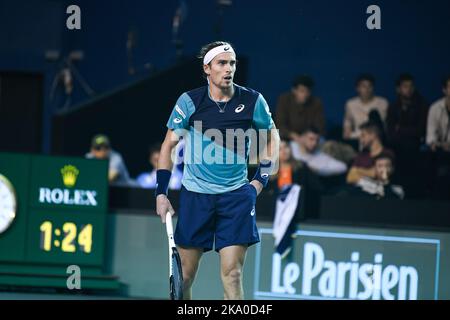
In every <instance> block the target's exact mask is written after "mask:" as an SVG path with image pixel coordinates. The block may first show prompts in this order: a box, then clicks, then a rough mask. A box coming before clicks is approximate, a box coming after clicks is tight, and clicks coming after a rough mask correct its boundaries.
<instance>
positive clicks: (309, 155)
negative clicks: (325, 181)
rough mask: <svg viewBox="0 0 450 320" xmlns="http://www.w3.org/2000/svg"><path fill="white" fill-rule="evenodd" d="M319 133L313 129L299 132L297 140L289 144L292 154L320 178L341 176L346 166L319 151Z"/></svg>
mask: <svg viewBox="0 0 450 320" xmlns="http://www.w3.org/2000/svg"><path fill="white" fill-rule="evenodd" d="M319 140H320V133H319V130H318V129H317V128H315V127H312V126H310V127H307V128H305V129H304V130H303V131H302V132H300V136H299V139H297V142H296V141H292V142H291V148H292V154H293V156H294V158H295V159H297V160H301V161H303V162H304V163H306V165H307V166H308V168H309V169H310V170H311V171H312V172H314V173H316V174H318V175H320V176H332V175H337V174H343V173H345V172H346V171H347V165H346V164H345V163H343V162H341V161H339V160H336V159H334V158H332V157H330V156H329V155H327V154H325V153H323V152H322V151H320V150H319V148H318V147H319Z"/></svg>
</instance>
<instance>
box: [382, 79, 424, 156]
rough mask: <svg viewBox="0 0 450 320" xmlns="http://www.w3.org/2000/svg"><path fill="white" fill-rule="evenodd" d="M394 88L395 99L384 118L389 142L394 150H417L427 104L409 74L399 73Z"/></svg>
mask: <svg viewBox="0 0 450 320" xmlns="http://www.w3.org/2000/svg"><path fill="white" fill-rule="evenodd" d="M396 90H397V99H396V100H395V101H394V102H393V103H391V104H390V105H389V108H388V114H387V120H386V122H387V133H388V140H389V143H390V144H391V145H392V146H393V147H394V146H395V148H396V150H397V149H401V150H405V151H410V150H411V151H418V150H419V147H420V145H421V143H422V142H423V141H424V137H425V127H426V118H427V113H428V106H427V104H426V102H425V100H424V99H423V98H422V96H421V95H420V94H419V92H418V91H417V90H416V88H415V86H414V78H413V77H412V76H411V75H409V74H402V75H400V77H399V78H398V80H397V88H396Z"/></svg>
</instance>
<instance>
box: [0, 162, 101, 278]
mask: <svg viewBox="0 0 450 320" xmlns="http://www.w3.org/2000/svg"><path fill="white" fill-rule="evenodd" d="M0 201H3V202H1V203H0V283H2V281H4V283H5V284H12V283H15V282H14V281H16V280H14V279H29V278H30V277H31V276H32V275H35V274H40V275H42V274H45V273H48V275H49V278H48V279H53V280H55V279H56V278H57V277H58V279H59V280H58V283H59V284H60V286H65V278H66V277H67V275H66V268H67V266H69V265H77V266H79V267H80V268H84V269H83V270H84V271H83V274H84V275H85V276H89V275H96V276H97V275H101V270H102V269H103V268H104V248H105V232H106V230H105V224H106V213H107V208H108V162H107V161H106V160H102V161H100V160H90V159H83V158H69V157H50V156H40V155H23V154H8V153H0ZM14 277H15V278H14ZM34 280H36V281H35V282H34V283H39V285H41V284H42V285H45V283H47V284H48V285H49V286H51V283H54V281H53V282H51V281H50V280H49V281H50V282H46V281H44V280H42V279H41V278H36V279H34ZM21 281H22V280H21ZM30 281H31V280H30ZM22 282H23V281H22ZM22 282H21V283H22Z"/></svg>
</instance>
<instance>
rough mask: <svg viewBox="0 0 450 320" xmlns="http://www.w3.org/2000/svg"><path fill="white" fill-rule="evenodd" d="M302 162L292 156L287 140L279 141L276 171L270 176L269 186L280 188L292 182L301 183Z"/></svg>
mask: <svg viewBox="0 0 450 320" xmlns="http://www.w3.org/2000/svg"><path fill="white" fill-rule="evenodd" d="M303 168H304V166H303V164H302V163H301V162H300V161H297V160H295V159H294V157H293V156H292V149H291V146H290V144H289V141H287V140H281V141H280V153H279V169H278V173H277V174H275V175H272V176H270V180H269V188H271V189H275V190H277V189H278V190H282V189H283V188H284V187H286V186H290V185H292V184H294V183H296V184H303V181H302V180H303V177H302V176H303Z"/></svg>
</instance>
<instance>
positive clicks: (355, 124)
mask: <svg viewBox="0 0 450 320" xmlns="http://www.w3.org/2000/svg"><path fill="white" fill-rule="evenodd" d="M374 85H375V79H374V77H373V76H372V75H369V74H364V75H361V76H360V77H359V78H358V79H357V80H356V91H357V92H358V96H357V97H355V98H352V99H350V100H348V101H347V103H346V105H345V115H344V123H343V138H344V139H347V140H352V139H358V138H359V135H360V129H359V128H360V126H361V125H362V124H363V123H365V122H367V121H368V120H369V112H370V111H372V110H376V111H377V112H378V113H379V115H380V117H381V120H382V121H383V124H384V122H385V121H386V114H387V108H388V102H387V100H386V99H385V98H382V97H379V96H375V95H374Z"/></svg>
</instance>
